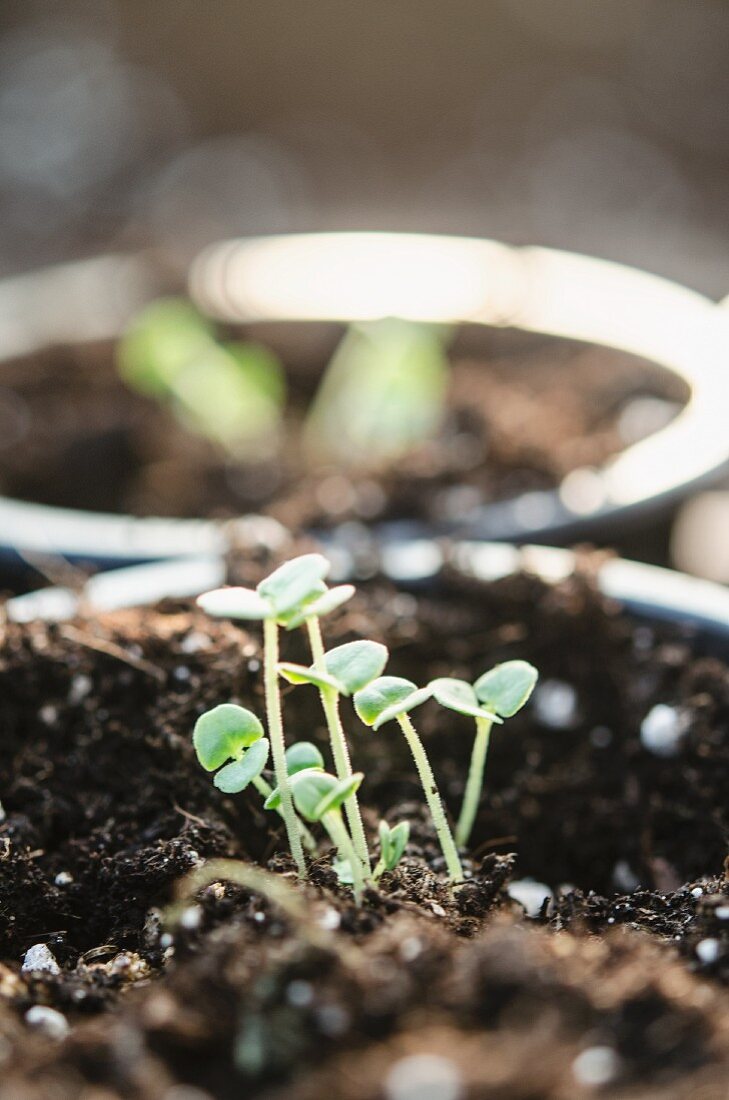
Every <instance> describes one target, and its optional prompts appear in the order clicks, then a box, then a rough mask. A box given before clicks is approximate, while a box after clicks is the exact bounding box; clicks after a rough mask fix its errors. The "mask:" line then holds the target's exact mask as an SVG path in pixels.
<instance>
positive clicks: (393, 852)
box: [372, 821, 410, 882]
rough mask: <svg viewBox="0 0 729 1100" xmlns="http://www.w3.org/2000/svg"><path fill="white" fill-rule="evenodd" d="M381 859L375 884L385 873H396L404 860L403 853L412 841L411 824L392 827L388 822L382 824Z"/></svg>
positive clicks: (380, 831) (402, 822)
mask: <svg viewBox="0 0 729 1100" xmlns="http://www.w3.org/2000/svg"><path fill="white" fill-rule="evenodd" d="M379 833H380V858H379V860H378V861H377V866H376V867H375V870H374V874H373V876H372V877H373V878H374V880H375V882H377V881H378V879H379V878H380V877H381V876H382V875H383V874H384V872H385V871H394V870H395V868H396V867H397V865H398V863H399V862H400V860H401V859H402V855H403V852H404V851H405V847H406V845H407V842H408V840H409V839H410V822H409V821H401V822H399V824H397V825H394V826H392V827H390V826H389V825H388V824H387V822H386V821H381V822H380V829H379Z"/></svg>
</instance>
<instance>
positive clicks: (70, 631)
mask: <svg viewBox="0 0 729 1100" xmlns="http://www.w3.org/2000/svg"><path fill="white" fill-rule="evenodd" d="M61 636H62V637H64V638H66V639H67V640H68V641H69V642H76V644H77V645H82V646H84V647H85V648H86V649H93V650H95V651H96V652H97V653H103V654H104V655H105V656H107V657H113V658H114V660H116V661H123V662H124V664H125V665H130V666H131V667H132V668H134V669H136V670H137V671H138V672H143V673H145V675H147V676H153V677H154V679H155V680H158V681H159V682H160V683H164V681H165V680H166V676H165V673H164V670H163V669H161V668H160V667H159V666H158V665H154V664H152V662H151V661H147V660H146V659H145V658H144V657H136V656H135V655H134V654H133V653H129V651H128V650H126V649H123V648H122V646H120V645H117V644H116V642H110V641H109V639H108V638H98V637H96V635H94V634H87V633H86V632H85V631H83V630H78V629H77V627H75V626H63V627H61Z"/></svg>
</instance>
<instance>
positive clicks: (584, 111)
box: [0, 0, 729, 580]
mask: <svg viewBox="0 0 729 1100" xmlns="http://www.w3.org/2000/svg"><path fill="white" fill-rule="evenodd" d="M728 62H729V5H725V4H722V3H717V2H716V0H690V2H687V0H610V3H605V2H604V0H453V2H451V3H448V4H445V3H443V0H370V2H369V3H368V4H363V3H361V2H360V0H308V2H306V3H302V2H301V0H249V2H248V3H243V2H241V0H215V2H214V3H211V2H203V0H154V2H153V3H150V2H149V0H60V2H54V0H3V4H2V7H1V8H0V211H1V216H0V272H1V273H11V272H18V271H22V270H26V269H30V268H34V267H37V266H39V265H41V264H44V263H46V262H49V261H54V260H62V259H68V258H72V257H75V256H80V255H87V254H92V253H94V252H96V251H98V250H99V249H100V248H103V249H107V248H134V247H137V246H140V245H145V246H146V245H149V244H152V245H154V246H155V247H157V248H158V249H160V250H162V251H163V252H164V253H166V254H167V255H169V257H170V258H171V259H173V260H175V261H179V262H181V263H183V264H184V263H186V262H187V261H188V260H189V259H190V258H191V257H192V256H193V255H194V254H195V253H196V252H197V251H198V249H199V248H200V247H201V246H202V245H204V244H206V243H208V242H209V241H210V240H213V239H215V238H218V237H221V236H226V235H230V234H251V233H259V232H265V233H267V232H279V231H291V230H305V229H322V228H389V229H404V230H423V231H444V232H451V233H468V234H482V235H486V236H493V237H497V238H501V239H503V240H506V241H510V242H514V243H522V242H524V243H527V242H528V243H539V244H544V245H552V246H556V247H563V248H568V249H573V250H576V251H580V252H587V253H594V254H596V255H599V256H603V257H606V258H611V259H617V260H620V261H624V262H627V263H632V264H636V265H637V266H640V267H643V268H646V269H648V270H651V271H654V272H658V273H660V274H665V275H668V276H671V277H672V278H675V279H677V280H679V281H681V282H683V283H685V284H688V285H690V286H692V287H695V288H697V289H699V290H701V291H703V292H704V293H706V294H708V295H710V296H711V297H713V298H716V299H719V298H721V297H723V296H724V295H725V294H727V293H728V292H729V218H727V213H729V111H728V110H727V103H728V102H729V63H728ZM718 504H719V506H718V508H717V499H716V498H712V499H711V501H710V507H709V512H711V516H712V517H713V518H712V519H711V523H714V524H715V523H717V522H718V523H720V524H721V523H724V522H725V521H724V518H723V517H724V516H726V523H725V526H726V532H725V534H724V537H723V541H724V542H726V544H727V545H729V538H727V537H726V535H729V506H728V505H727V504H726V502H725V501H723V498H722V499H720V500H719V502H718ZM692 507H694V511H695V509H696V504H694V505H692ZM712 509H713V510H712ZM709 512H707V511H706V509H704V511H703V512H701V510H699V512H698V513H696V514H694V513H692V514H691V528H692V530H696V531H699V532H700V537H699V539H698V541H699V543H701V544H703V543H705V542H706V533H705V528H704V527H702V526H701V524H702V523H703V524H706V523H707V522H708V520H707V516H708V515H709ZM712 530H713V528H712ZM694 541H696V540H694ZM688 542H689V543H690V542H691V539H689V540H688ZM692 552H693V551H692V550H691V547H690V546H689V549H688V550H686V549H685V548H684V549H683V550H682V551H681V554H682V555H683V556H682V557H681V561H680V563H681V564H683V565H688V567H689V568H692V569H694V571H696V572H704V573H706V574H707V575H712V569H713V570H714V574H715V575H719V576H720V579H724V580H729V559H727V560H725V561H724V563H723V564H721V566H720V567H719V566H718V565H717V564H716V563H713V564H712V563H703V564H702V562H701V560H699V559H700V555H699V559H696V558H695V557H692V556H691V555H692ZM717 570H718V573H717ZM722 570H724V571H725V572H726V576H724V575H722Z"/></svg>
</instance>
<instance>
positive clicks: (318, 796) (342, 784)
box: [265, 768, 364, 905]
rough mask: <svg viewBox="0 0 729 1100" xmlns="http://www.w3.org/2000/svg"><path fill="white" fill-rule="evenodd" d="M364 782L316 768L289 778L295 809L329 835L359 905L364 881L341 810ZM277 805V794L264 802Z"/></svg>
mask: <svg viewBox="0 0 729 1100" xmlns="http://www.w3.org/2000/svg"><path fill="white" fill-rule="evenodd" d="M363 778H364V777H363V775H362V772H355V773H354V775H350V776H349V778H347V779H337V778H336V776H333V775H330V774H329V773H328V772H325V771H322V770H321V769H319V768H303V769H302V770H301V771H299V772H296V774H295V775H292V776H291V790H292V792H293V796H294V804H295V805H296V809H297V810H298V811H299V813H300V814H301V816H302V817H304V818H306V820H307V821H320V822H321V824H322V825H323V826H324V828H325V829H326V831H327V832H328V833H329V836H330V837H331V840H332V843H333V844H334V846H335V847H336V849H337V852H338V853H339V858H340V860H341V861H342V862H343V863H347V864H348V865H349V868H350V871H351V874H352V884H353V886H354V897H355V901H356V902H357V904H358V905H359V903H360V902H361V900H362V891H363V889H364V878H363V875H362V868H361V864H360V861H359V859H358V858H357V853H356V852H355V850H354V846H353V844H352V841H351V839H350V836H349V833H348V832H347V827H346V825H345V824H344V818H343V817H342V809H341V808H342V806H343V805H344V803H345V802H346V801H347V799H348V798H349V797H350V796H351V795H352V794H353V793H354V792H355V791H356V790H357V788H358V787H359V785H360V783H361V782H362V779H363ZM280 801H281V793H280V791H278V790H275V791H273V792H272V793H271V794H270V795H269V797H268V798H267V799H266V803H265V805H266V809H267V810H275V809H278V807H279V805H280Z"/></svg>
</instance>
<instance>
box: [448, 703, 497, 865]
mask: <svg viewBox="0 0 729 1100" xmlns="http://www.w3.org/2000/svg"><path fill="white" fill-rule="evenodd" d="M492 724H493V723H492V722H491V721H490V720H489V719H488V718H477V719H476V737H475V739H474V742H473V751H472V752H471V764H470V767H469V769H468V780H467V781H466V790H465V792H464V794H463V805H462V806H461V815H460V817H459V818H458V825H457V826H456V844H457V845H458V846H459V848H465V847H466V845H467V844H468V841H469V838H470V836H471V830H472V829H473V823H474V821H475V820H476V814H477V812H478V804H479V802H480V801H481V791H482V790H483V772H484V768H485V766H486V753H487V752H488V751H489V740H490V738H491V726H492Z"/></svg>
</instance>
